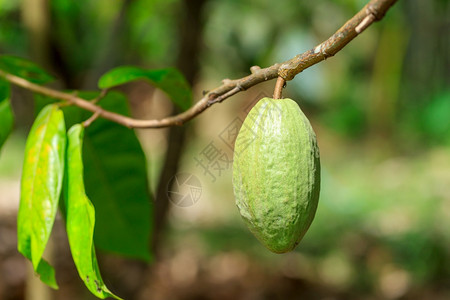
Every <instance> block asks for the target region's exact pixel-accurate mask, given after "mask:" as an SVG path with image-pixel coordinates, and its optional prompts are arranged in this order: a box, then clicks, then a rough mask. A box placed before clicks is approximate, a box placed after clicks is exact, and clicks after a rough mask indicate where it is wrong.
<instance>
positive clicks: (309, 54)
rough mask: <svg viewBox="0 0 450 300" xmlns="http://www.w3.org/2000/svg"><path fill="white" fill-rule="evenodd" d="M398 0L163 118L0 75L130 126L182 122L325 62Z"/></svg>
mask: <svg viewBox="0 0 450 300" xmlns="http://www.w3.org/2000/svg"><path fill="white" fill-rule="evenodd" d="M395 2H397V0H371V1H369V3H368V4H367V5H366V6H365V7H364V8H363V9H361V10H360V11H359V12H358V13H357V14H356V15H354V16H353V17H352V18H351V19H350V20H348V21H347V22H346V23H345V24H344V25H343V26H342V27H341V28H340V29H339V30H337V31H336V32H335V33H334V34H333V35H332V36H331V37H330V38H328V39H327V40H326V41H324V42H322V43H321V44H319V45H317V46H316V47H314V48H313V49H311V50H308V51H306V52H304V53H302V54H298V55H296V56H295V57H293V58H292V59H290V60H287V61H285V62H282V63H276V64H274V65H272V66H270V67H267V68H263V69H261V68H259V67H257V66H254V67H252V68H251V69H250V70H251V74H250V75H248V76H245V77H243V78H240V79H234V80H230V79H224V80H223V81H222V85H221V86H219V87H217V88H215V89H213V90H211V91H209V92H208V93H206V94H205V95H204V96H203V98H201V99H200V100H199V101H198V102H197V103H195V104H194V105H193V106H192V107H191V108H190V109H188V110H186V111H185V112H182V113H180V114H177V115H174V116H170V117H166V118H163V119H153V120H140V119H134V118H131V117H127V116H124V115H120V114H117V113H114V112H111V111H108V110H105V109H103V108H102V107H100V106H98V105H96V104H95V102H92V101H87V100H85V99H82V98H80V97H77V96H76V95H74V94H70V93H64V92H61V91H58V90H54V89H51V88H48V87H45V86H40V85H37V84H34V83H32V82H29V81H27V80H25V79H23V78H20V77H17V76H15V75H12V74H9V73H6V72H4V71H2V70H0V77H3V78H4V79H6V80H7V81H9V82H11V83H12V84H15V85H17V86H20V87H23V88H25V89H28V90H30V91H33V92H35V93H39V94H43V95H46V96H49V97H52V98H56V99H60V100H65V101H67V102H69V103H70V104H72V105H76V106H78V107H80V108H82V109H85V110H88V111H91V112H93V113H94V114H95V116H98V117H102V118H105V119H108V120H111V121H113V122H116V123H119V124H121V125H124V126H126V127H129V128H162V127H169V126H175V125H182V124H184V123H185V122H187V121H189V120H191V119H193V118H194V117H196V116H197V115H199V114H200V113H202V112H203V111H205V110H206V109H207V108H208V107H210V106H211V105H213V104H215V103H220V102H222V101H224V100H225V99H228V98H229V97H231V96H233V95H235V94H237V93H239V92H241V91H245V90H246V89H248V88H250V87H252V86H255V85H257V84H259V83H261V82H264V81H267V80H272V79H274V78H277V77H280V78H282V79H283V80H285V81H289V80H292V79H293V78H294V77H295V76H296V75H297V74H299V73H300V72H302V71H303V70H305V69H307V68H309V67H311V66H313V65H315V64H317V63H319V62H321V61H322V60H325V59H326V58H328V57H331V56H334V55H335V54H336V53H337V52H339V51H340V50H341V49H342V48H344V47H345V46H346V45H347V44H348V43H349V42H350V41H351V40H353V39H354V38H355V37H356V36H357V35H358V34H360V33H361V32H363V31H364V30H365V29H366V28H367V27H369V26H370V25H371V24H372V23H373V22H375V21H379V20H381V19H382V18H383V17H384V15H385V14H386V12H387V11H388V10H389V8H390V7H391V6H392V5H393V4H394V3H395ZM102 92H105V91H102Z"/></svg>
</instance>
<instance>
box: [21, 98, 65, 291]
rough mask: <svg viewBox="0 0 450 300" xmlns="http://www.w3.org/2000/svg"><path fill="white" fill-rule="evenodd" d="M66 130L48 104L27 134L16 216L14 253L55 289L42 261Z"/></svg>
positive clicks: (51, 274) (57, 111)
mask: <svg viewBox="0 0 450 300" xmlns="http://www.w3.org/2000/svg"><path fill="white" fill-rule="evenodd" d="M65 148H66V129H65V124H64V116H63V113H62V111H61V110H60V109H59V108H58V107H57V106H56V105H48V106H47V107H45V108H44V109H42V111H41V112H40V114H39V115H38V116H37V118H36V120H35V122H34V124H33V126H32V128H31V131H30V133H29V135H28V139H27V143H26V147H25V159H24V164H23V170H22V181H21V187H20V206H19V212H18V216H17V240H18V250H19V252H20V253H22V254H23V255H24V256H25V257H27V258H28V259H29V260H31V262H32V264H33V268H34V270H35V271H36V272H37V273H38V274H39V275H40V278H41V280H42V281H43V282H45V283H46V284H48V285H49V286H51V287H53V288H57V284H56V280H55V276H54V270H53V268H52V267H51V266H50V265H49V264H48V263H47V262H45V261H44V260H43V259H42V255H43V253H44V249H45V246H46V245H47V242H48V239H49V237H50V233H51V230H52V227H53V223H54V220H55V215H56V210H57V207H58V200H59V196H60V192H61V186H62V179H63V174H64V154H65Z"/></svg>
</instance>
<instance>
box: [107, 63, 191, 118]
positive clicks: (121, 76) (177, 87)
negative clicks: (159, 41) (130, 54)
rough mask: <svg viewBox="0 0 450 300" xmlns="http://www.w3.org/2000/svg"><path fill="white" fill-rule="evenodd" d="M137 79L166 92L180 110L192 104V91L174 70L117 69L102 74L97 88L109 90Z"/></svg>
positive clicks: (181, 76)
mask: <svg viewBox="0 0 450 300" xmlns="http://www.w3.org/2000/svg"><path fill="white" fill-rule="evenodd" d="M139 79H146V80H149V81H150V82H151V83H152V84H153V85H155V86H156V87H157V88H159V89H161V90H163V91H164V92H166V94H167V95H168V96H169V97H170V99H171V100H172V101H173V103H175V105H177V106H178V107H179V108H181V109H182V110H186V109H188V108H189V107H190V106H191V104H192V91H191V88H190V86H189V84H188V82H187V81H186V79H185V78H184V76H183V75H182V74H181V73H180V72H179V71H178V70H177V69H174V68H166V69H153V70H147V69H142V68H137V67H128V66H123V67H118V68H115V69H113V70H111V71H109V72H108V73H106V74H104V75H103V76H102V77H101V78H100V80H99V82H98V86H99V87H100V88H101V89H106V88H111V87H114V86H117V85H121V84H124V83H127V82H130V81H135V80H139Z"/></svg>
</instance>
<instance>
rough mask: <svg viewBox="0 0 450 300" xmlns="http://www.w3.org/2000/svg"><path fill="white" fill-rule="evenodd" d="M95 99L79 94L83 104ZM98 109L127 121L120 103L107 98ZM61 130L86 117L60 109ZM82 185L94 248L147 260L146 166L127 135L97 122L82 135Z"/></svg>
mask: <svg viewBox="0 0 450 300" xmlns="http://www.w3.org/2000/svg"><path fill="white" fill-rule="evenodd" d="M97 95H98V93H92V92H81V93H79V94H78V96H79V97H81V98H83V99H93V98H95V97H96V96H97ZM100 104H101V105H102V106H103V108H105V109H107V110H110V111H114V112H116V113H120V114H123V115H129V109H128V105H127V102H126V98H125V97H124V96H123V95H122V94H120V93H118V92H109V93H108V95H107V96H106V97H105V98H103V99H102V101H101V102H100ZM63 110H64V115H65V118H66V124H67V126H70V125H72V124H77V123H81V122H83V121H85V120H86V119H88V118H89V117H90V116H92V113H90V112H87V111H84V110H81V109H78V108H75V107H72V109H66V108H63ZM83 161H84V184H85V187H86V194H87V196H88V197H89V199H90V200H91V201H92V203H93V205H94V207H95V216H96V225H95V231H94V241H95V246H96V247H97V248H99V249H102V250H105V251H109V252H113V253H117V254H122V255H125V256H129V257H134V258H139V259H142V260H146V261H147V260H149V259H150V258H151V256H150V250H149V248H150V247H149V246H150V235H151V231H152V224H153V221H152V216H153V215H152V211H153V201H152V198H151V196H150V194H149V189H148V177H147V164H146V159H145V156H144V153H143V151H142V148H141V145H140V143H139V141H138V139H137V137H136V134H135V133H134V131H133V130H131V129H128V128H125V127H123V126H121V125H118V124H116V123H113V122H110V121H107V120H104V119H102V118H99V119H97V120H96V121H95V122H93V123H92V124H91V125H90V126H89V127H88V128H86V130H85V134H84V142H83Z"/></svg>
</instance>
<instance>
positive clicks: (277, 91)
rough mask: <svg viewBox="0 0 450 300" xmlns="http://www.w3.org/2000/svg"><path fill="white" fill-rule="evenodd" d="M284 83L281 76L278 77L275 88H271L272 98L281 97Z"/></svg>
mask: <svg viewBox="0 0 450 300" xmlns="http://www.w3.org/2000/svg"><path fill="white" fill-rule="evenodd" d="M285 84H286V80H284V78H283V77H281V76H280V77H278V79H277V83H276V84H275V89H274V90H273V99H281V96H282V94H283V88H284V85H285Z"/></svg>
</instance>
